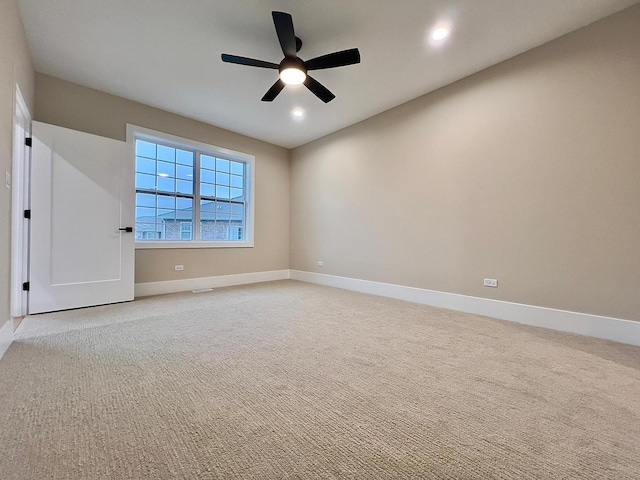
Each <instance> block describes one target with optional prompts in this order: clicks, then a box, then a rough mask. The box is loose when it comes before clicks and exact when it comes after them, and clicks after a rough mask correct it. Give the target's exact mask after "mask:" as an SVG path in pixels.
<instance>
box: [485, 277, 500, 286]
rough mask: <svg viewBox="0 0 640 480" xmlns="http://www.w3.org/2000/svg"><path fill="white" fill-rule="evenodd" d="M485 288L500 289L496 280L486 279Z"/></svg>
mask: <svg viewBox="0 0 640 480" xmlns="http://www.w3.org/2000/svg"><path fill="white" fill-rule="evenodd" d="M484 286H485V287H492V288H498V280H497V279H495V278H485V279H484Z"/></svg>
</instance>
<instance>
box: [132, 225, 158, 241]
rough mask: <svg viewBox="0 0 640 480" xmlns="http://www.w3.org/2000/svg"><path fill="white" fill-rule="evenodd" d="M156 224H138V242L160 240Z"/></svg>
mask: <svg viewBox="0 0 640 480" xmlns="http://www.w3.org/2000/svg"><path fill="white" fill-rule="evenodd" d="M155 232H157V229H156V224H155V223H136V240H153V239H154V238H158V236H157V234H156V233H155Z"/></svg>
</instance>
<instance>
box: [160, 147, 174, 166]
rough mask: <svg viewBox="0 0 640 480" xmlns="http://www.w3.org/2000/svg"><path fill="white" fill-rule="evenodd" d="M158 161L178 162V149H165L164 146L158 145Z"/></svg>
mask: <svg viewBox="0 0 640 480" xmlns="http://www.w3.org/2000/svg"><path fill="white" fill-rule="evenodd" d="M158 160H165V161H167V162H175V161H176V149H175V148H171V147H165V146H164V145H158Z"/></svg>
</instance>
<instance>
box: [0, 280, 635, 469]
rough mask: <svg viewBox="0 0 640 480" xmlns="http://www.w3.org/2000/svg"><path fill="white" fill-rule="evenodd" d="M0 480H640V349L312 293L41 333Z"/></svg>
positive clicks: (110, 317)
mask: <svg viewBox="0 0 640 480" xmlns="http://www.w3.org/2000/svg"><path fill="white" fill-rule="evenodd" d="M17 336H18V340H17V341H16V342H14V343H13V345H12V346H11V347H10V349H9V350H8V351H7V353H6V355H5V357H4V358H3V359H2V360H0V478H2V479H3V480H10V479H11V480H13V479H19V480H31V479H38V480H40V479H236V478H242V479H254V478H261V479H283V478H304V479H314V478H336V479H347V478H360V479H385V478H389V479H409V478H434V479H440V478H442V479H444V478H452V479H453V478H458V479H472V478H480V479H494V478H495V479H507V478H508V479H511V478H516V479H531V478H536V479H538V478H539V479H560V478H579V479H583V478H584V479H604V478H607V479H628V478H640V349H638V348H635V347H631V346H625V345H620V344H615V343H611V342H606V341H601V340H596V339H591V338H585V337H579V336H574V335H569V334H563V333H558V332H552V331H547V330H542V329H536V328H532V327H526V326H521V325H516V324H511V323H507V322H501V321H497V320H491V319H488V318H483V317H478V316H475V315H465V314H460V313H456V312H451V311H447V310H440V309H435V308H430V307H426V306H422V305H417V304H411V303H405V302H401V301H396V300H392V299H386V298H381V297H373V296H368V295H363V294H358V293H353V292H348V291H343V290H337V289H332V288H327V287H320V286H316V285H311V284H305V283H299V282H294V281H283V282H274V283H265V284H259V285H249V286H244V287H237V288H235V287H234V288H228V289H218V290H215V291H213V292H209V293H202V294H192V293H186V294H178V295H167V296H163V297H155V298H146V299H142V300H138V301H135V302H133V303H130V304H121V305H112V306H106V307H96V308H91V309H83V310H75V311H69V312H62V313H57V314H48V315H41V316H35V317H30V318H27V319H26V320H25V321H24V322H23V323H22V325H21V326H20V328H19V330H18V332H17Z"/></svg>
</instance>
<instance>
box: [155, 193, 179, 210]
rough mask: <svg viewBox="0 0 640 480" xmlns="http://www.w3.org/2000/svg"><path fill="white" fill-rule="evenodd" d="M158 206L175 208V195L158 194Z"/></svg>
mask: <svg viewBox="0 0 640 480" xmlns="http://www.w3.org/2000/svg"><path fill="white" fill-rule="evenodd" d="M158 208H169V209H174V208H176V197H169V196H167V195H158Z"/></svg>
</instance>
